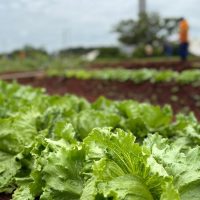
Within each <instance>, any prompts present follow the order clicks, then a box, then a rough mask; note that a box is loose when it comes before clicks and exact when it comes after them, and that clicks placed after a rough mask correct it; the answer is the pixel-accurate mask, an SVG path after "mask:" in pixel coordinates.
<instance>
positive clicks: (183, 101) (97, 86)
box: [17, 77, 200, 119]
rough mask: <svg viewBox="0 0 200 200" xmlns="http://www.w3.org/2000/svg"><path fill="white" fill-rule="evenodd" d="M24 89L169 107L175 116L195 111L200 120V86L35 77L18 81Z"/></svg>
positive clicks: (90, 98)
mask: <svg viewBox="0 0 200 200" xmlns="http://www.w3.org/2000/svg"><path fill="white" fill-rule="evenodd" d="M17 81H18V82H19V83H21V84H23V85H32V86H33V87H44V88H46V90H47V92H48V93H49V94H59V95H64V94H66V93H70V94H75V95H78V96H81V97H85V98H86V99H88V100H89V101H91V102H92V101H95V100H96V99H97V98H98V97H99V96H105V97H107V98H109V99H113V100H124V99H135V100H137V101H140V102H150V103H153V104H159V105H164V104H170V105H171V106H172V108H173V109H174V111H175V112H179V111H184V112H188V111H193V112H194V113H195V115H196V116H197V117H198V119H200V112H199V108H200V86H198V87H194V86H192V85H180V84H179V85H177V84H176V83H172V82H170V83H155V84H153V83H150V82H143V83H140V84H135V83H133V82H131V81H126V82H118V81H106V80H78V79H75V78H70V79H68V78H65V77H33V78H22V79H18V80H17Z"/></svg>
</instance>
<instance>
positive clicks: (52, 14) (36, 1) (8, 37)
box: [0, 0, 200, 52]
mask: <svg viewBox="0 0 200 200" xmlns="http://www.w3.org/2000/svg"><path fill="white" fill-rule="evenodd" d="M147 8H148V10H149V11H154V12H159V13H160V14H161V15H162V16H164V17H166V16H168V17H171V16H174V17H176V16H178V17H180V16H185V17H186V18H188V20H189V23H190V27H191V32H190V35H191V37H198V38H200V22H199V18H200V11H199V0H158V1H155V0H147ZM137 13H138V0H0V51H1V52H2V51H11V50H13V49H16V48H20V47H22V46H24V45H26V44H30V45H34V46H35V47H45V48H46V49H48V50H49V51H54V50H57V49H60V48H62V47H71V46H81V45H84V46H90V45H92V46H95V45H110V44H117V39H116V35H115V34H114V33H112V27H113V26H114V25H115V24H117V23H118V22H119V21H120V20H122V19H130V18H136V17H137Z"/></svg>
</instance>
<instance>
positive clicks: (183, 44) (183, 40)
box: [179, 18, 189, 61]
mask: <svg viewBox="0 0 200 200" xmlns="http://www.w3.org/2000/svg"><path fill="white" fill-rule="evenodd" d="M188 32H189V25H188V22H187V20H186V19H184V18H181V19H180V22H179V40H180V57H181V60H182V61H186V60H187V56H188V46H189V41H188Z"/></svg>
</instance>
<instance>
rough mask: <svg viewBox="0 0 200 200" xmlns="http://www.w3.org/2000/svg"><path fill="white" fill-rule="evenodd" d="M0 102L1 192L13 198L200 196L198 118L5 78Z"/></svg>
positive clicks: (176, 199) (193, 199)
mask: <svg viewBox="0 0 200 200" xmlns="http://www.w3.org/2000/svg"><path fill="white" fill-rule="evenodd" d="M0 100H1V104H0V111H1V112H0V125H1V129H0V173H1V176H0V192H6V193H8V194H12V198H13V200H35V199H40V200H60V199H63V200H69V199H70V200H72V199H73V200H79V199H80V200H96V199H98V200H108V199H116V200H122V199H138V200H139V199H146V200H153V199H157V200H180V199H181V200H188V199H190V200H199V195H200V160H199V156H200V148H199V145H200V124H199V122H198V121H197V120H196V118H195V117H194V116H193V115H184V114H177V115H174V114H173V112H172V110H171V108H170V107H169V106H165V107H162V108H160V107H159V106H152V105H150V104H147V103H143V104H141V103H138V102H136V101H132V100H126V101H111V100H108V99H105V98H100V99H98V100H97V101H95V102H93V103H89V102H87V101H86V100H85V99H82V98H78V97H75V96H71V95H65V96H49V95H47V94H46V93H45V92H44V91H43V90H40V89H33V88H31V87H23V86H19V85H18V84H6V83H4V82H0ZM122 183H123V184H122Z"/></svg>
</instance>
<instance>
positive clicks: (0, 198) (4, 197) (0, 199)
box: [0, 194, 11, 200]
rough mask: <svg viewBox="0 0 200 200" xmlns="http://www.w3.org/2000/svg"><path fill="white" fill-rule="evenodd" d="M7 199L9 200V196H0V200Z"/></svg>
mask: <svg viewBox="0 0 200 200" xmlns="http://www.w3.org/2000/svg"><path fill="white" fill-rule="evenodd" d="M9 199H11V195H8V194H0V200H9Z"/></svg>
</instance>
